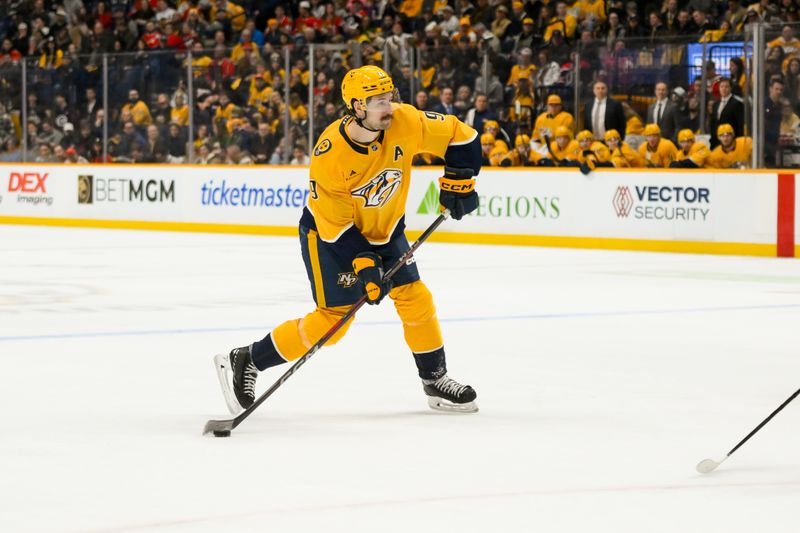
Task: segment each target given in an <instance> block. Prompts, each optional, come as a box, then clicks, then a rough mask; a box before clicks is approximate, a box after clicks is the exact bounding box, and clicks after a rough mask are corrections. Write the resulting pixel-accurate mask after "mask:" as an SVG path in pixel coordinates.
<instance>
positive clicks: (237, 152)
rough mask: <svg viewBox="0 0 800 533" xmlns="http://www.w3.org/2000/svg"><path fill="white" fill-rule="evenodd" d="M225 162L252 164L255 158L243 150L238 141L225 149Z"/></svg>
mask: <svg viewBox="0 0 800 533" xmlns="http://www.w3.org/2000/svg"><path fill="white" fill-rule="evenodd" d="M225 164H226V165H252V164H253V158H252V157H250V154H249V153H247V152H246V151H244V150H242V149H241V147H240V146H239V145H238V144H236V143H231V144H229V145H228V147H227V148H226V149H225Z"/></svg>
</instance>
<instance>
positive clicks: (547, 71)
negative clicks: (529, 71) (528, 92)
mask: <svg viewBox="0 0 800 533" xmlns="http://www.w3.org/2000/svg"><path fill="white" fill-rule="evenodd" d="M537 63H538V65H537V67H536V72H535V73H534V78H533V84H534V86H535V87H536V88H537V89H542V88H545V87H551V86H553V85H555V84H556V83H558V82H559V81H561V65H559V64H558V62H556V61H553V60H551V59H550V52H549V51H548V50H547V49H544V50H540V51H539V55H538V62H537Z"/></svg>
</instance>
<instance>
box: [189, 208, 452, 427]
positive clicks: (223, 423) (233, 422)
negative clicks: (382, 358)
mask: <svg viewBox="0 0 800 533" xmlns="http://www.w3.org/2000/svg"><path fill="white" fill-rule="evenodd" d="M448 218H450V211H448V210H447V209H445V210H444V212H443V213H442V214H440V215H439V216H438V218H437V219H436V220H434V221H433V224H431V225H430V226H428V229H426V230H425V231H424V232H423V233H422V235H420V236H419V239H417V240H416V242H415V243H414V244H412V245H411V247H410V248H409V249H408V250H406V252H405V253H404V254H403V255H401V256H400V259H398V260H397V262H395V264H394V265H392V267H391V268H390V269H389V270H388V271H387V272H386V273H385V274H384V275H383V279H384V280H388V279H391V278H392V276H394V275H395V274H396V273H397V271H398V270H400V269H401V268H403V265H404V264H405V263H406V261H408V260H409V259H411V257H412V256H413V255H414V252H416V251H417V248H419V247H420V246H421V245H422V243H423V242H425V241H426V240H427V239H428V237H430V236H431V234H432V233H433V232H434V231H436V228H438V227H439V226H440V225H441V224H442V222H444V221H445V220H447V219H448ZM366 302H367V295H366V294H365V295H363V296H361V298H359V299H358V301H357V302H356V303H355V304H353V307H351V308H350V310H349V311H348V312H347V313H346V314H345V315H344V316H343V317H342V318H340V319H339V321H338V322H336V324H334V325H333V326H332V327H331V329H329V330H328V332H327V333H326V334H325V335H323V336H322V338H320V339H319V340H318V341H317V343H316V344H315V345H314V346H312V347H311V348H309V350H308V351H307V352H306V353H305V355H303V356H302V357H301V358H300V359H298V360H297V361H296V362H295V363H294V364H293V365H292V366H291V367H290V368H289V370H287V371H286V372H285V373H284V374H283V375H282V376H281V377H280V378H278V381H276V382H275V383H273V384H272V386H271V387H270V388H269V389H267V391H266V392H264V394H262V395H261V396H259V397H258V398H257V399H256V401H255V402H254V403H253V405H251V406H250V407H248V408H247V409H245V410H244V411H242V412H241V413H239V414H238V415H237V416H236V417H235V418H232V419H230V420H209V421H208V422H206V426H205V428H203V435H208V434H209V433H214V436H217V437H227V436H229V435H230V432H231V430H232V429H234V428H235V427H236V426H238V425H239V424H241V423H242V421H243V420H244V419H245V418H247V417H248V416H250V415H251V414H253V411H255V410H256V409H257V408H258V406H259V405H261V404H262V403H264V402H265V401H266V399H267V398H269V397H270V396H272V393H274V392H275V391H276V390H278V388H280V386H281V385H283V383H284V382H285V381H286V380H287V379H289V378H290V377H292V374H294V373H295V372H297V370H298V369H299V368H300V367H301V366H303V365H304V364H305V362H306V361H308V360H309V359H311V357H312V356H313V355H314V354H315V353H317V351H318V350H319V349H320V348H322V346H323V345H324V344H325V343H326V342H328V340H330V338H331V337H333V336H334V335H335V334H336V332H337V331H339V330H340V329H341V328H342V326H344V325H345V323H347V321H348V320H350V319H351V318H353V315H355V314H356V311H358V310H359V309H361V307H362V306H363V305H364V304H365V303H366Z"/></svg>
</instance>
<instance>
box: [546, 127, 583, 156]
mask: <svg viewBox="0 0 800 533" xmlns="http://www.w3.org/2000/svg"><path fill="white" fill-rule="evenodd" d="M580 151H581V147H580V145H579V144H578V141H576V140H575V139H573V138H572V130H571V129H569V128H567V127H565V126H559V127H558V128H556V131H555V140H554V141H551V142H550V153H551V155H552V156H553V157H555V158H556V160H558V161H560V162H561V164H562V165H564V164H565V163H566V166H570V165H572V166H578V164H579V163H578V156H579V154H580Z"/></svg>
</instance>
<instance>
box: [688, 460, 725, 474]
mask: <svg viewBox="0 0 800 533" xmlns="http://www.w3.org/2000/svg"><path fill="white" fill-rule="evenodd" d="M727 458H728V457H727V456H725V457H724V458H723V459H720V460H719V461H715V460H714V459H703V460H702V461H700V462H699V463H697V466H696V467H695V468H696V469H697V471H698V472H700V473H701V474H708V473H710V472H713V471H714V470H716V469H717V467H718V466H719V465H721V464H722V463H723V462H725V459H727Z"/></svg>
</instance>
